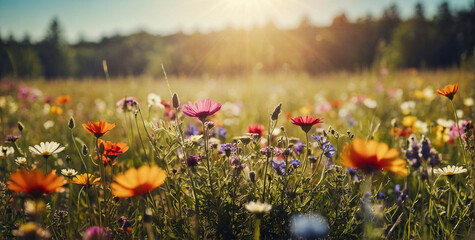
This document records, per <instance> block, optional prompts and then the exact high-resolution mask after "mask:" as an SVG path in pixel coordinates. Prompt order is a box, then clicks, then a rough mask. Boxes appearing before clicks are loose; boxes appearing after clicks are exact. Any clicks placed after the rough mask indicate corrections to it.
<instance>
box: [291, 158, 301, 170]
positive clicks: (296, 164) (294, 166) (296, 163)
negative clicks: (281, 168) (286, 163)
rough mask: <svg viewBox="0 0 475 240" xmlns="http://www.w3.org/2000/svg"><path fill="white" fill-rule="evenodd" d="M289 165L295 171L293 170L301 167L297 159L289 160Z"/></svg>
mask: <svg viewBox="0 0 475 240" xmlns="http://www.w3.org/2000/svg"><path fill="white" fill-rule="evenodd" d="M290 164H291V165H292V167H293V168H294V169H295V168H298V167H299V166H300V165H302V162H300V161H299V160H298V159H296V158H294V159H292V160H290Z"/></svg>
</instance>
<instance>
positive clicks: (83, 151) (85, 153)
mask: <svg viewBox="0 0 475 240" xmlns="http://www.w3.org/2000/svg"><path fill="white" fill-rule="evenodd" d="M88 152H89V150H88V149H87V146H86V145H82V155H84V156H86V155H87V153H88Z"/></svg>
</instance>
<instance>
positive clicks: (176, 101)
mask: <svg viewBox="0 0 475 240" xmlns="http://www.w3.org/2000/svg"><path fill="white" fill-rule="evenodd" d="M172 104H173V107H174V108H178V107H180V100H179V99H178V95H177V94H176V93H174V94H173V97H172Z"/></svg>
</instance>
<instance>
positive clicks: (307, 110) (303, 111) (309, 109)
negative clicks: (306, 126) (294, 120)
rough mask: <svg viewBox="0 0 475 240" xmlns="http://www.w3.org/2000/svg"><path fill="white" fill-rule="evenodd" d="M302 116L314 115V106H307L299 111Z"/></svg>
mask: <svg viewBox="0 0 475 240" xmlns="http://www.w3.org/2000/svg"><path fill="white" fill-rule="evenodd" d="M299 113H300V115H305V116H306V115H309V114H312V105H306V106H303V107H301V108H300V109H299Z"/></svg>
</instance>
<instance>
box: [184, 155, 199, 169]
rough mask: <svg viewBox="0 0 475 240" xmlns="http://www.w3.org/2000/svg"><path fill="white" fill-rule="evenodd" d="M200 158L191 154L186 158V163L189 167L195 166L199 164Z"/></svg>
mask: <svg viewBox="0 0 475 240" xmlns="http://www.w3.org/2000/svg"><path fill="white" fill-rule="evenodd" d="M199 161H200V159H199V158H198V157H197V156H193V155H190V156H189V157H187V158H186V164H187V165H188V167H194V166H196V165H198V162H199Z"/></svg>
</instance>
